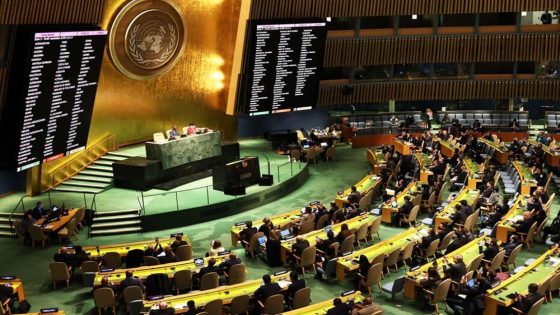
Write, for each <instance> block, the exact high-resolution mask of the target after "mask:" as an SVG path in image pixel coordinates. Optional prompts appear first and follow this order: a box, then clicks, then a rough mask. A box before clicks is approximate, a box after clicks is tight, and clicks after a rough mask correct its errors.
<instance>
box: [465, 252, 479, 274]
mask: <svg viewBox="0 0 560 315" xmlns="http://www.w3.org/2000/svg"><path fill="white" fill-rule="evenodd" d="M482 256H483V255H482V254H480V255H478V256H476V258H475V259H473V260H472V261H471V263H470V264H468V265H467V271H471V270H472V271H475V270H477V269H478V267H479V266H480V262H482Z"/></svg>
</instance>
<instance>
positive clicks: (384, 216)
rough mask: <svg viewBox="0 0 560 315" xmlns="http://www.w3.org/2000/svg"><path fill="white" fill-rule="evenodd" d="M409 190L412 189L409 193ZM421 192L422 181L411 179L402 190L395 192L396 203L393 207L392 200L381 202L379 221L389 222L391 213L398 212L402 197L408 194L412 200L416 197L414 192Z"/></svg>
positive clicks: (402, 201) (402, 202) (402, 200)
mask: <svg viewBox="0 0 560 315" xmlns="http://www.w3.org/2000/svg"><path fill="white" fill-rule="evenodd" d="M410 191H412V194H410ZM421 192H422V183H420V182H417V181H412V182H411V183H410V184H408V186H406V188H405V189H404V190H403V191H401V192H400V193H398V194H397V196H396V201H397V205H396V206H395V207H393V205H392V201H390V200H389V201H387V202H385V203H384V204H383V206H382V207H381V221H382V222H385V223H391V219H392V217H393V213H396V212H398V211H399V208H400V207H401V206H402V205H403V204H404V197H405V196H409V197H410V200H411V201H412V200H413V199H414V198H415V197H416V194H418V193H421Z"/></svg>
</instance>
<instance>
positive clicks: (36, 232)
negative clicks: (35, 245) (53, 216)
mask: <svg viewBox="0 0 560 315" xmlns="http://www.w3.org/2000/svg"><path fill="white" fill-rule="evenodd" d="M27 230H28V231H29V236H31V239H32V240H33V241H34V242H42V241H44V240H46V239H47V235H45V233H43V230H42V229H41V227H40V226H36V225H34V224H32V225H30V226H29V227H28V228H27Z"/></svg>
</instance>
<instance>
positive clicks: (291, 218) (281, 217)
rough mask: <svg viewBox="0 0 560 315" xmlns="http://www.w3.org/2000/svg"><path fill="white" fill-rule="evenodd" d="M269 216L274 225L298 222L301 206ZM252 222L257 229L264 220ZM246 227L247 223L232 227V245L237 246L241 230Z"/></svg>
mask: <svg viewBox="0 0 560 315" xmlns="http://www.w3.org/2000/svg"><path fill="white" fill-rule="evenodd" d="M269 218H270V220H271V221H272V225H274V226H282V225H284V224H286V223H289V222H297V221H299V220H300V219H301V208H299V209H295V210H291V211H288V212H284V213H280V214H277V215H275V216H272V217H269ZM252 222H253V227H255V228H257V229H258V228H259V227H260V226H261V225H262V224H263V222H262V220H258V221H252ZM244 228H245V224H239V225H235V226H233V227H231V245H233V246H235V247H237V243H238V242H239V240H240V238H241V236H240V235H239V233H241V231H243V229H244Z"/></svg>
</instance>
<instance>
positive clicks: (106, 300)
mask: <svg viewBox="0 0 560 315" xmlns="http://www.w3.org/2000/svg"><path fill="white" fill-rule="evenodd" d="M93 300H94V301H95V306H97V307H99V308H105V307H113V306H115V305H116V304H117V302H116V301H115V292H113V290H112V289H111V288H97V289H95V290H94V291H93Z"/></svg>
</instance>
